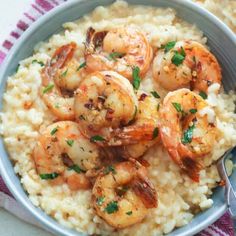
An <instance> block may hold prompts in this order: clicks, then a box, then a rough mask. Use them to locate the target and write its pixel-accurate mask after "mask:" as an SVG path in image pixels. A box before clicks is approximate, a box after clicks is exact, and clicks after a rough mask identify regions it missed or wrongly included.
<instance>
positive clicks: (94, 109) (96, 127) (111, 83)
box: [74, 71, 138, 141]
mask: <svg viewBox="0 0 236 236" xmlns="http://www.w3.org/2000/svg"><path fill="white" fill-rule="evenodd" d="M137 105H138V102H137V98H136V96H135V93H134V90H133V87H132V85H131V84H130V82H129V81H128V80H127V79H126V78H124V77H123V76H121V75H119V74H118V73H116V72H113V71H101V72H95V73H92V74H90V75H88V76H87V77H86V78H85V79H84V80H83V81H82V82H81V84H80V86H79V88H78V89H77V90H76V92H75V107H74V109H75V115H76V120H77V121H78V122H79V125H80V128H81V131H82V132H83V133H84V135H85V136H87V137H89V138H91V137H92V136H95V135H100V136H102V137H107V135H108V134H109V133H110V132H111V130H112V129H114V128H118V127H120V126H122V125H127V124H128V123H129V122H130V121H131V120H132V119H133V117H134V114H135V112H136V109H137ZM100 139H101V137H100ZM94 141H96V140H94ZM98 141H101V140H98Z"/></svg>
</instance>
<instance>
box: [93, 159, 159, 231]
mask: <svg viewBox="0 0 236 236" xmlns="http://www.w3.org/2000/svg"><path fill="white" fill-rule="evenodd" d="M92 194H93V195H92V201H93V205H94V208H95V210H96V212H97V214H98V215H99V216H100V217H102V218H103V219H104V220H105V221H106V222H107V223H108V224H110V225H111V226H113V227H115V228H125V227H128V226H131V225H133V224H136V223H139V222H140V221H142V220H143V219H144V218H145V216H146V215H147V213H148V209H149V208H155V207H157V194H156V191H155V188H154V186H153V185H152V183H151V182H150V180H149V179H148V177H147V170H146V169H145V167H144V166H142V165H141V164H139V163H138V162H130V161H127V162H123V163H119V164H116V165H114V166H108V167H107V168H106V169H105V170H104V172H103V174H101V175H100V176H99V177H98V178H97V179H96V182H95V184H94V187H93V190H92Z"/></svg>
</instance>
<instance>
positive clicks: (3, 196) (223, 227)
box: [0, 0, 234, 236]
mask: <svg viewBox="0 0 236 236" xmlns="http://www.w3.org/2000/svg"><path fill="white" fill-rule="evenodd" d="M66 1H67V0H35V1H34V3H32V4H31V7H30V9H29V11H28V12H25V13H24V15H23V16H22V19H20V20H19V21H18V23H17V25H16V28H15V29H14V30H13V31H12V32H11V33H10V35H9V37H8V38H7V39H6V40H5V41H4V42H3V44H2V45H1V46H0V65H1V63H2V62H3V60H4V58H5V57H6V55H7V54H8V52H9V50H10V49H11V47H12V46H13V45H14V43H15V42H16V41H17V39H18V38H19V37H20V36H21V34H22V33H23V32H24V31H25V30H26V29H27V28H28V27H29V26H30V25H31V24H32V23H33V22H34V21H36V20H37V19H38V18H39V17H41V16H42V15H44V14H45V13H47V12H48V11H50V10H51V9H53V8H54V7H56V6H58V5H59V4H62V3H63V2H66ZM0 207H4V208H5V209H6V210H8V211H10V212H11V213H13V214H15V215H16V216H18V217H20V218H22V219H24V220H25V221H27V222H29V223H32V224H35V225H38V224H37V223H36V221H34V220H33V219H32V218H31V217H30V216H29V214H28V213H27V212H25V211H24V210H23V209H22V208H21V206H20V205H19V204H18V203H17V202H16V201H15V200H14V198H13V197H12V195H11V193H10V191H9V190H8V188H7V187H6V185H5V184H4V182H3V180H2V178H1V177H0ZM233 235H234V229H233V223H232V220H231V219H230V216H229V213H226V214H225V215H224V216H223V217H221V218H220V219H219V220H218V221H216V222H215V223H214V224H212V225H211V226H209V227H208V228H207V229H205V230H203V231H202V232H201V233H199V234H198V236H233Z"/></svg>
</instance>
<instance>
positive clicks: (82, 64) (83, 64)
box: [77, 62, 86, 71]
mask: <svg viewBox="0 0 236 236" xmlns="http://www.w3.org/2000/svg"><path fill="white" fill-rule="evenodd" d="M85 66H86V62H83V63H81V64H80V65H79V67H78V68H77V71H79V70H80V69H82V68H83V67H85Z"/></svg>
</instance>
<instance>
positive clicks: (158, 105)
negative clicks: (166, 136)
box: [157, 103, 160, 111]
mask: <svg viewBox="0 0 236 236" xmlns="http://www.w3.org/2000/svg"><path fill="white" fill-rule="evenodd" d="M159 109H160V103H158V104H157V111H159Z"/></svg>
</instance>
